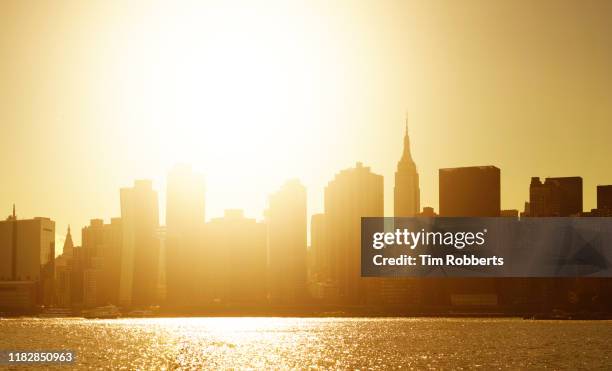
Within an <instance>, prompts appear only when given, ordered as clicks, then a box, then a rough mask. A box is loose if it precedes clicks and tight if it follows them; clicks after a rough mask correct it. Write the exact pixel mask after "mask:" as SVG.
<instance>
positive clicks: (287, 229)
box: [266, 179, 307, 304]
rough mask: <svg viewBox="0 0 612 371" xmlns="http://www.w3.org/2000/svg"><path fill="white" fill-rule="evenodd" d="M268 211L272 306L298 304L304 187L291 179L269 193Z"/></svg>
mask: <svg viewBox="0 0 612 371" xmlns="http://www.w3.org/2000/svg"><path fill="white" fill-rule="evenodd" d="M269 202H270V203H269V209H268V211H267V218H266V219H267V220H266V221H267V225H268V272H269V279H270V280H269V282H270V284H269V292H270V300H271V302H272V303H286V304H297V303H299V302H302V301H303V300H304V298H305V293H306V264H307V262H306V229H307V219H306V188H304V186H303V185H302V184H301V183H300V182H299V180H297V179H294V180H290V181H288V182H287V183H285V184H284V185H283V186H282V187H281V189H280V190H279V191H278V192H276V193H274V194H272V195H271V196H270V199H269Z"/></svg>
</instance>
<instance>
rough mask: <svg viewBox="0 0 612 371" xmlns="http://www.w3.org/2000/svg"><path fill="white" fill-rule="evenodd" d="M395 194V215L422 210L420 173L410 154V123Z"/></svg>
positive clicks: (397, 172)
mask: <svg viewBox="0 0 612 371" xmlns="http://www.w3.org/2000/svg"><path fill="white" fill-rule="evenodd" d="M393 196H394V198H393V215H394V216H395V217H402V216H415V215H417V214H418V213H419V212H420V211H421V205H420V203H421V190H420V188H419V173H418V172H417V168H416V164H415V163H414V160H412V155H411V154H410V137H409V136H408V123H406V133H405V134H404V150H403V152H402V157H401V158H400V160H399V162H398V163H397V170H396V171H395V187H394V188H393Z"/></svg>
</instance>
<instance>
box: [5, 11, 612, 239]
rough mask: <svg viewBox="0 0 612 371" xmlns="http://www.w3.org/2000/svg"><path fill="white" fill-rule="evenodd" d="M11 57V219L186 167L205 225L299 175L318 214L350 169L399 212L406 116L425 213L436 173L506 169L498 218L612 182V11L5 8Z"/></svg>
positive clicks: (64, 214)
mask: <svg viewBox="0 0 612 371" xmlns="http://www.w3.org/2000/svg"><path fill="white" fill-rule="evenodd" d="M0 53H1V54H0V168H1V169H2V182H1V183H0V207H1V208H3V210H5V214H7V215H8V213H9V212H10V209H11V205H12V203H13V202H15V203H16V204H17V210H18V214H19V215H20V217H33V216H50V217H52V218H53V219H54V220H56V221H57V226H56V228H57V230H58V233H59V234H63V233H64V230H65V228H66V226H67V224H68V223H70V224H72V225H73V227H74V228H75V229H76V230H79V229H80V228H81V227H82V226H83V225H84V224H86V223H87V222H88V220H89V219H91V218H104V219H106V220H108V218H110V217H111V216H118V215H119V188H120V187H122V186H129V185H131V184H132V182H133V180H134V179H135V178H152V179H154V181H155V186H156V188H157V189H158V190H160V192H162V193H161V194H162V195H163V191H164V188H165V181H164V179H165V174H166V172H167V171H168V169H169V168H170V167H171V166H172V165H173V164H174V163H176V162H189V163H192V164H193V166H194V167H195V168H196V169H197V170H199V171H201V172H202V173H204V174H205V176H206V180H207V217H208V218H210V217H216V216H220V215H222V211H223V209H225V208H244V209H246V214H247V215H248V216H251V217H256V218H258V219H260V218H261V217H262V211H263V209H264V207H265V205H266V203H267V196H268V194H270V193H271V192H273V191H275V190H277V189H278V188H279V187H280V185H281V184H282V183H283V182H284V181H285V180H286V179H288V178H292V177H298V178H300V179H301V180H302V182H303V183H304V184H305V185H306V186H307V189H308V196H309V209H310V210H309V212H310V213H313V212H320V211H322V205H323V187H324V186H325V184H326V183H327V182H328V181H329V180H330V179H332V178H333V176H334V174H335V173H336V172H337V171H339V170H340V169H342V168H346V167H349V166H353V165H354V163H355V162H356V161H363V162H364V163H365V164H366V165H369V166H371V167H372V169H373V171H374V172H376V173H379V174H382V175H384V176H385V190H386V194H385V196H386V199H385V204H386V212H387V214H388V215H391V214H392V186H393V172H394V170H395V166H396V162H397V160H398V159H399V157H400V154H401V144H402V136H403V125H404V116H405V112H406V111H407V112H408V114H409V120H410V134H411V140H412V152H413V157H414V159H415V161H416V163H417V166H418V169H419V172H420V176H421V195H422V200H421V205H423V206H428V205H430V206H434V207H435V208H436V210H437V209H438V199H437V198H438V197H437V194H438V179H437V174H438V168H441V167H453V166H470V165H496V166H498V167H500V168H501V175H502V183H501V184H502V207H503V208H518V209H521V208H522V207H523V202H524V201H525V200H526V199H527V198H528V186H529V180H530V177H531V176H573V175H580V176H582V177H583V178H584V186H585V189H584V198H585V209H590V208H592V207H594V206H595V186H596V185H597V184H612V168H611V166H610V159H612V145H611V144H612V73H611V72H610V71H612V1H607V0H601V1H588V0H587V1H582V0H576V1H563V0H543V1H526V0H525V1H523V0H508V1H490V0H478V1H476V0H466V1H451V0H449V1H429V0H428V1H425V0H423V1H408V0H406V1H403V0H402V1H356V0H351V1H332V2H328V1H310V2H306V1H304V2H293V1H269V2H264V1H241V2H237V1H209V2H200V1H193V2H180V1H179V2H174V1H173V2H170V1H168V2H150V1H143V2H129V4H127V2H124V1H37V0H31V1H24V0H18V1H17V0H5V1H2V2H0ZM160 201H161V205H162V206H163V197H160ZM162 220H163V215H162ZM74 237H75V239H76V240H77V242H78V241H80V233H76V235H75V236H74Z"/></svg>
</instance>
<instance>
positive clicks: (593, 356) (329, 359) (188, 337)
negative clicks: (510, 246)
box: [0, 317, 612, 369]
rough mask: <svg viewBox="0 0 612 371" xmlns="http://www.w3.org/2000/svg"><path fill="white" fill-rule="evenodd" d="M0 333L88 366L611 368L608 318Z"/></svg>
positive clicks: (16, 345) (20, 325) (0, 328)
mask: <svg viewBox="0 0 612 371" xmlns="http://www.w3.org/2000/svg"><path fill="white" fill-rule="evenodd" d="M0 333H1V334H2V335H3V336H2V337H1V338H0V350H1V349H66V350H68V349H70V350H75V351H76V353H77V363H76V364H75V365H77V366H81V367H83V368H85V367H87V368H89V367H92V368H113V369H115V368H124V369H135V368H139V369H161V368H165V369H175V368H186V369H189V368H198V369H201V368H211V369H218V368H255V369H270V368H277V369H278V368H283V369H284V368H334V369H338V368H339V369H346V368H362V369H363V368H376V369H388V368H398V367H402V368H475V367H483V368H485V369H490V368H511V369H517V368H518V369H523V368H544V367H547V368H553V369H576V368H588V369H610V368H612V361H611V359H612V358H611V356H610V353H611V351H612V348H611V346H610V344H609V341H610V339H612V322H610V321H591V322H588V321H524V320H520V319H444V318H437V319H429V318H424V319H414V318H403V319H400V318H387V319H372V318H247V317H242V318H146V319H118V320H84V319H15V320H1V321H0ZM61 367H62V366H58V368H61Z"/></svg>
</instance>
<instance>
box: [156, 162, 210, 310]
mask: <svg viewBox="0 0 612 371" xmlns="http://www.w3.org/2000/svg"><path fill="white" fill-rule="evenodd" d="M167 182H168V183H167V188H166V231H165V250H166V251H165V263H166V291H167V303H168V305H170V306H175V307H176V306H185V305H188V304H193V303H194V301H195V300H196V297H198V296H199V294H198V293H197V287H198V285H199V281H200V278H201V277H200V275H201V269H200V267H199V264H200V261H201V254H202V243H203V241H202V237H201V236H202V231H203V227H204V217H205V189H204V177H203V176H202V175H200V174H197V173H194V172H193V171H192V169H191V167H190V166H188V165H179V166H176V167H174V168H173V169H172V170H171V171H170V173H169V174H168V180H167Z"/></svg>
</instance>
